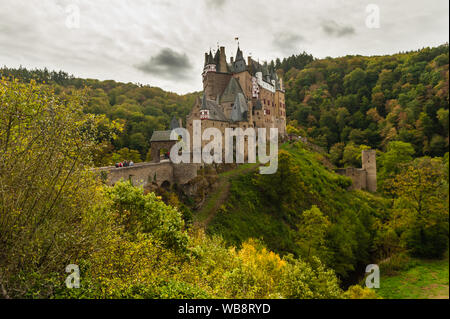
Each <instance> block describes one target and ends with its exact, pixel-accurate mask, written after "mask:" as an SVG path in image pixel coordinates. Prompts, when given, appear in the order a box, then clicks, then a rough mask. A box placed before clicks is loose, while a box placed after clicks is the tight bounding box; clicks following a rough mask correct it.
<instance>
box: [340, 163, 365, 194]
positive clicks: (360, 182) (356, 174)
mask: <svg viewBox="0 0 450 319" xmlns="http://www.w3.org/2000/svg"><path fill="white" fill-rule="evenodd" d="M336 173H337V174H339V175H343V176H347V177H350V178H351V179H352V185H351V186H350V187H349V190H354V189H362V190H366V185H367V174H366V171H365V170H363V169H362V168H354V167H348V168H340V169H337V170H336Z"/></svg>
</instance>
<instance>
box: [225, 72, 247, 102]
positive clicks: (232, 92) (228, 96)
mask: <svg viewBox="0 0 450 319" xmlns="http://www.w3.org/2000/svg"><path fill="white" fill-rule="evenodd" d="M238 93H244V91H242V88H241V85H240V84H239V81H238V80H236V79H235V78H231V80H230V82H228V85H227V87H226V88H225V91H223V93H222V96H221V97H220V103H227V102H234V100H235V99H236V95H237V94H238Z"/></svg>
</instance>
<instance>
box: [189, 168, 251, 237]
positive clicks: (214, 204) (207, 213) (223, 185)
mask: <svg viewBox="0 0 450 319" xmlns="http://www.w3.org/2000/svg"><path fill="white" fill-rule="evenodd" d="M257 168H258V165H257V164H253V165H251V166H243V167H238V168H236V169H234V170H232V171H229V172H225V173H223V174H221V175H220V176H219V185H218V186H217V189H216V190H215V191H214V192H212V193H211V194H209V195H208V197H207V199H206V201H205V204H204V205H203V207H202V208H201V209H200V211H199V212H197V213H196V214H195V217H194V227H197V228H203V229H206V228H207V227H208V225H209V223H210V222H211V221H212V220H213V219H214V217H215V216H216V214H217V211H218V210H219V209H220V207H221V206H222V205H223V204H225V202H226V200H227V198H228V195H229V193H230V187H231V180H232V179H233V178H235V177H236V176H239V175H242V174H246V173H249V172H251V171H254V170H256V169H257Z"/></svg>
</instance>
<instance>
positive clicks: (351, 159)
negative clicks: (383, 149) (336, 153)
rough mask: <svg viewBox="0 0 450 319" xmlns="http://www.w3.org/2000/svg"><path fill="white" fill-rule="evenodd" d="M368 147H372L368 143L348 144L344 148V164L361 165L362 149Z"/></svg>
mask: <svg viewBox="0 0 450 319" xmlns="http://www.w3.org/2000/svg"><path fill="white" fill-rule="evenodd" d="M367 149H370V147H369V146H367V145H359V146H356V145H355V144H354V143H349V144H347V145H346V146H345V148H344V153H343V158H342V164H343V165H344V166H346V167H360V166H361V154H362V151H363V150H367Z"/></svg>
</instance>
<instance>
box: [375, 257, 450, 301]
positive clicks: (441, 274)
mask: <svg viewBox="0 0 450 319" xmlns="http://www.w3.org/2000/svg"><path fill="white" fill-rule="evenodd" d="M448 270H449V260H448V258H446V259H444V260H419V259H415V260H413V265H412V267H411V268H409V269H408V270H405V271H402V272H400V273H399V274H398V275H395V276H389V277H387V276H386V277H383V274H382V273H381V278H380V289H377V294H378V295H380V296H381V297H383V298H386V299H436V298H439V299H444V298H449V283H448V282H449V277H448V276H449V272H448Z"/></svg>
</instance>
